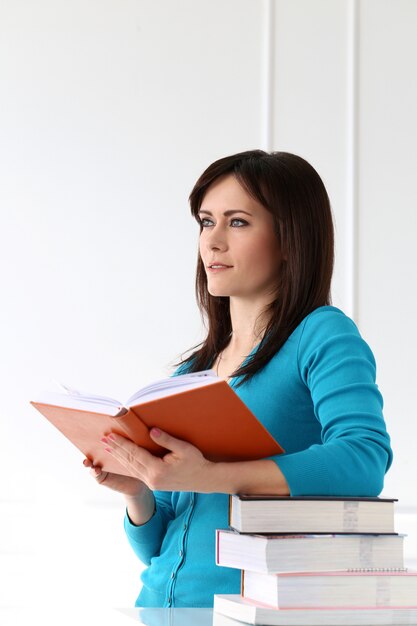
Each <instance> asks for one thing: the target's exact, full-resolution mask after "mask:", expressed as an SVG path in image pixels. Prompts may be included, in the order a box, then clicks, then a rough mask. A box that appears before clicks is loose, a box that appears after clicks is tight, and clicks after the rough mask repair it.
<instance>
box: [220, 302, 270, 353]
mask: <svg viewBox="0 0 417 626" xmlns="http://www.w3.org/2000/svg"><path fill="white" fill-rule="evenodd" d="M230 300H231V302H230V319H231V324H232V333H231V336H230V342H229V344H228V346H227V349H228V351H230V352H232V353H235V354H238V353H239V352H241V353H242V354H244V353H246V354H247V353H248V352H251V350H252V349H253V348H254V347H255V346H256V345H257V344H258V343H259V342H260V341H261V339H262V337H263V335H264V333H265V329H266V327H267V325H268V322H269V319H270V314H269V313H266V312H265V308H266V307H267V304H268V303H262V304H259V303H258V304H257V303H254V302H244V301H243V302H242V301H236V300H234V299H232V298H231V299H230Z"/></svg>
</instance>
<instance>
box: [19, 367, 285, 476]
mask: <svg viewBox="0 0 417 626" xmlns="http://www.w3.org/2000/svg"><path fill="white" fill-rule="evenodd" d="M66 389H67V391H66V392H65V393H51V392H49V393H46V394H42V395H41V396H40V397H39V398H38V399H36V400H33V401H32V402H31V404H32V405H33V406H34V407H35V408H36V409H37V410H38V411H40V412H41V413H42V415H44V416H45V417H46V418H47V419H48V420H49V421H50V422H51V423H52V424H53V425H54V426H55V427H56V428H57V429H58V430H60V431H61V433H62V434H63V435H65V437H67V438H68V439H69V440H70V441H71V442H72V443H73V444H74V445H75V446H76V447H77V448H78V449H79V450H80V451H81V452H82V453H83V454H84V455H85V456H86V457H88V458H90V459H91V460H92V461H94V463H95V464H97V465H100V466H102V467H103V469H104V470H105V471H109V472H114V473H118V474H126V473H127V470H126V468H125V467H124V466H123V465H121V464H120V463H119V462H118V461H117V460H116V459H114V458H113V457H112V456H111V455H110V454H108V453H106V452H105V451H104V449H103V445H102V443H101V442H100V440H101V438H102V437H103V436H104V435H106V434H108V433H110V432H115V433H118V434H120V435H123V436H125V437H127V438H128V439H130V440H131V441H133V442H135V443H136V444H137V445H139V446H142V447H144V448H146V449H147V450H149V451H150V452H152V453H153V454H156V455H159V456H162V455H163V454H165V453H166V449H164V448H162V447H161V446H159V445H157V444H156V443H155V442H154V441H152V439H151V438H150V436H149V430H150V429H151V428H152V427H158V428H160V429H161V430H163V431H165V432H167V433H169V434H170V435H172V436H173V437H177V438H178V439H183V440H185V441H188V442H189V443H192V444H193V445H195V446H197V448H199V449H200V450H201V452H202V453H203V454H204V456H205V457H206V458H207V459H209V460H211V461H249V460H256V459H262V458H265V457H269V456H272V455H275V454H281V453H282V452H283V449H282V447H281V446H280V445H279V444H278V443H277V442H276V441H275V439H274V438H273V437H272V436H271V435H270V433H269V432H268V431H267V430H266V428H265V427H264V426H263V425H262V424H261V422H260V421H259V420H258V419H257V418H256V417H255V415H254V414H253V413H252V412H251V411H250V410H249V408H248V407H247V406H246V405H245V404H244V402H242V400H241V399H240V398H239V396H238V395H237V394H236V393H235V392H234V391H233V389H232V388H231V387H230V385H229V384H228V383H227V382H226V381H225V380H223V379H221V378H219V377H218V376H216V374H215V373H214V372H213V371H212V370H207V371H203V372H195V373H192V374H182V375H179V376H171V377H169V378H165V379H162V380H159V381H156V382H155V383H152V384H151V385H148V386H146V387H144V388H143V389H140V390H139V391H138V392H136V393H135V394H133V395H132V396H131V397H130V398H129V399H128V400H127V402H126V403H125V404H122V403H120V402H119V401H117V400H114V399H112V398H106V397H104V396H96V395H91V394H86V393H81V392H78V391H75V390H72V389H68V388H66Z"/></svg>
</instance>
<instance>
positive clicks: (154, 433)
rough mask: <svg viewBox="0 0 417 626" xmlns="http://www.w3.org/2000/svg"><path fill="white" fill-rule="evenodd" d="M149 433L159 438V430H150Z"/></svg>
mask: <svg viewBox="0 0 417 626" xmlns="http://www.w3.org/2000/svg"><path fill="white" fill-rule="evenodd" d="M151 433H152V435H153V436H154V437H159V436H160V435H161V431H160V430H159V428H152V429H151Z"/></svg>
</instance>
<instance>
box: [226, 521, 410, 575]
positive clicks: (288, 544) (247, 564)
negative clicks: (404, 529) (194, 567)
mask: <svg viewBox="0 0 417 626" xmlns="http://www.w3.org/2000/svg"><path fill="white" fill-rule="evenodd" d="M403 544H404V535H397V534H392V535H369V534H367V535H363V534H357V533H355V534H327V535H326V534H320V535H311V534H310V535H306V534H304V535H247V534H242V533H239V532H237V531H234V530H226V529H218V530H217V531H216V564H217V565H220V566H222V567H233V568H236V569H242V570H243V569H247V570H252V571H254V572H263V573H265V574H272V573H278V572H320V571H338V570H340V571H343V570H349V569H350V570H352V569H360V568H368V569H370V568H373V569H376V568H387V567H388V568H392V569H402V568H403V567H404V545H403Z"/></svg>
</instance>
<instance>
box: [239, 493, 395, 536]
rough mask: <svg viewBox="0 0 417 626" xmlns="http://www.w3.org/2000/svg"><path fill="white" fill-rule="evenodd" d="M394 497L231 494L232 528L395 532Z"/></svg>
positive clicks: (281, 530) (282, 530)
mask: <svg viewBox="0 0 417 626" xmlns="http://www.w3.org/2000/svg"><path fill="white" fill-rule="evenodd" d="M396 501H397V500H396V499H394V498H377V497H375V498H367V497H357V498H355V497H340V496H273V495H246V494H239V495H236V494H234V495H231V496H230V499H229V526H230V527H231V528H234V529H235V530H238V531H239V532H242V533H262V534H264V533H265V534H272V533H290V534H294V533H303V534H317V533H326V534H328V533H331V534H334V533H371V534H382V533H389V534H390V533H394V532H395V529H394V503H395V502H396Z"/></svg>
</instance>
